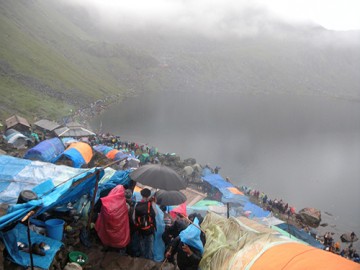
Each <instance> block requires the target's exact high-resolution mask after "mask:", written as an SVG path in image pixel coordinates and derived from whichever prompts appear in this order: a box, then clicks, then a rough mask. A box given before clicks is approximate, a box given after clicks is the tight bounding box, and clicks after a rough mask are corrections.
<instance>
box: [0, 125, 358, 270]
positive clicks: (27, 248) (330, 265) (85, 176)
mask: <svg viewBox="0 0 360 270" xmlns="http://www.w3.org/2000/svg"><path fill="white" fill-rule="evenodd" d="M11 128H12V127H11ZM67 129H68V128H67V127H66V126H65V127H62V128H61V130H67ZM69 129H70V128H69ZM77 129H79V130H82V128H81V127H80V126H79V125H77ZM84 130H87V129H85V128H84ZM17 132H19V131H17ZM38 132H43V130H39V129H38ZM33 133H36V131H34V130H33V131H31V130H29V131H28V133H26V132H24V131H23V133H21V132H19V134H21V135H22V136H24V137H26V138H29V141H30V143H29V144H25V145H20V144H16V143H13V141H12V140H11V134H10V139H8V138H9V137H6V136H5V135H4V141H3V142H2V148H3V149H6V150H7V151H8V152H9V153H6V151H3V154H2V155H0V179H2V181H1V190H0V194H1V196H0V197H1V202H0V203H1V217H0V230H1V234H0V236H1V242H0V243H1V249H2V256H1V263H2V267H3V269H58V270H60V269H139V267H140V266H141V267H142V268H143V269H176V268H177V267H180V269H182V268H181V267H184V266H183V265H182V264H181V262H180V261H182V260H184V258H183V257H181V255H180V253H179V254H177V256H176V255H175V254H176V252H175V254H172V252H174V251H175V249H176V247H175V246H173V245H174V244H173V242H174V241H175V239H178V238H179V241H181V243H183V244H186V245H188V246H190V247H191V249H189V252H191V254H195V253H196V254H197V255H196V256H198V257H196V258H197V260H194V261H195V266H190V267H195V268H191V269H340V268H341V269H358V264H357V263H356V258H358V257H357V255H356V254H357V253H356V251H355V252H353V253H352V255H350V254H351V253H349V250H352V249H351V246H350V245H351V244H352V241H353V242H354V241H356V240H357V237H356V235H353V236H351V235H350V234H349V235H344V236H343V240H344V241H343V242H346V243H349V244H347V246H346V247H345V246H344V244H343V249H341V248H340V247H339V246H338V244H339V243H338V242H335V241H334V240H332V241H329V240H328V239H327V237H328V236H329V237H331V235H328V236H326V235H325V236H321V235H318V234H316V233H315V234H311V232H312V231H311V230H310V228H313V229H312V230H313V231H314V230H315V231H316V229H315V228H316V227H317V226H319V224H320V220H317V217H316V215H319V214H318V213H317V212H316V211H317V210H316V209H303V210H301V211H298V212H296V210H295V209H294V207H291V206H288V204H285V202H281V201H276V200H273V201H271V199H270V198H268V197H267V196H266V195H265V194H264V193H260V192H259V191H257V190H254V189H251V188H249V187H245V186H242V187H237V186H234V185H233V184H232V183H231V181H230V180H229V179H224V178H223V177H222V176H221V174H220V172H221V170H220V169H221V168H220V167H216V168H215V169H213V168H211V167H210V166H209V165H208V164H205V165H201V164H198V163H196V160H195V159H193V158H190V159H186V160H181V159H180V157H179V156H177V155H176V154H175V153H173V154H170V153H166V154H164V153H160V152H159V151H158V149H157V148H156V147H149V146H148V145H143V144H139V143H136V142H127V141H121V140H120V139H121V137H120V136H114V135H109V134H107V135H104V134H99V135H98V134H95V133H93V132H91V131H90V130H87V133H86V134H85V133H81V135H79V136H76V137H62V136H61V135H62V132H56V130H55V133H49V134H48V135H47V136H48V137H45V138H43V139H39V141H37V140H36V139H35V138H37V136H31V134H33ZM4 134H8V133H6V132H5V133H4ZM56 134H57V136H56ZM36 135H38V134H36ZM59 135H60V136H59ZM88 135H91V137H89V136H88ZM52 136H54V137H52ZM9 154H10V155H9ZM145 191H146V192H148V194H147V193H146V192H145ZM144 200H145V201H146V202H149V205H151V208H153V209H154V217H153V218H154V221H153V223H154V225H153V226H154V229H153V231H152V233H151V234H150V236H151V237H152V241H151V245H152V246H151V248H150V247H147V248H148V249H149V248H150V249H151V254H147V253H145V254H143V253H142V248H141V246H140V247H139V246H138V244H139V242H141V240H140V239H141V237H142V233H143V232H142V231H141V229H139V227H137V226H138V225H136V224H137V220H136V218H134V217H135V213H136V209H137V205H140V204H141V203H143V201H144ZM149 209H150V208H149ZM149 211H150V210H149ZM148 222H149V223H151V221H148ZM139 230H140V232H139ZM144 237H148V235H145V236H144ZM355 237H356V238H355ZM345 239H346V240H345ZM192 250H193V251H192ZM344 252H347V253H344ZM191 256H195V255H191ZM191 256H190V257H191ZM185 258H187V257H185ZM274 258H276V259H274ZM185 260H186V259H185ZM182 263H183V264H184V265H187V263H188V262H186V261H185V263H184V262H182ZM192 263H194V262H193V261H192ZM190 265H191V264H190ZM71 267H74V268H71ZM284 267H285V268H284ZM339 267H340V268H339Z"/></svg>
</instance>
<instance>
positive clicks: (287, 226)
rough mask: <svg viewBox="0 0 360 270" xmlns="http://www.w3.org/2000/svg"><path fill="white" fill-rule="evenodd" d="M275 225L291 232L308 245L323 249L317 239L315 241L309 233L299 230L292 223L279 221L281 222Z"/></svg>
mask: <svg viewBox="0 0 360 270" xmlns="http://www.w3.org/2000/svg"><path fill="white" fill-rule="evenodd" d="M275 226H277V227H279V228H280V229H282V230H284V231H287V232H288V233H290V234H292V235H293V236H295V237H296V238H298V239H301V240H303V241H304V242H306V243H308V244H309V245H311V246H313V247H316V248H320V249H324V245H322V244H321V243H320V242H319V241H317V240H316V239H315V238H314V237H312V236H311V235H310V234H308V233H307V232H305V231H302V230H299V229H298V228H296V227H295V226H294V225H291V224H287V223H281V224H278V225H275Z"/></svg>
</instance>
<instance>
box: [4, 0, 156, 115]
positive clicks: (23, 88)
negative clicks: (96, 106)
mask: <svg viewBox="0 0 360 270" xmlns="http://www.w3.org/2000/svg"><path fill="white" fill-rule="evenodd" d="M0 5H1V8H0V33H1V36H2V38H1V41H0V56H1V59H0V61H1V62H0V93H1V94H2V95H3V96H5V97H6V98H4V99H2V102H1V114H2V115H0V116H1V117H2V118H4V117H5V116H7V115H8V114H10V113H13V112H15V111H18V112H22V113H24V114H25V115H24V116H32V115H39V116H48V115H51V116H55V118H56V116H61V115H65V114H68V112H69V110H70V109H71V108H74V106H76V107H79V106H83V105H84V104H88V103H89V102H91V101H94V100H96V99H99V98H101V97H104V96H109V95H113V94H119V93H123V92H124V91H125V87H127V86H126V85H122V84H121V82H119V81H118V79H117V77H118V75H119V74H122V76H126V75H128V76H129V75H130V74H134V73H135V72H136V71H137V69H138V65H139V64H143V62H149V63H151V64H153V63H154V60H153V59H151V58H149V57H144V56H142V55H137V54H136V53H135V52H129V51H126V50H124V49H122V48H120V47H119V46H116V45H112V44H107V43H104V42H102V41H98V40H96V38H94V37H92V36H90V35H88V34H87V33H86V32H84V31H83V30H81V29H80V28H78V27H77V26H76V25H74V24H73V23H72V22H71V21H70V20H68V19H67V18H66V17H65V16H63V14H62V13H61V10H57V9H56V5H54V3H52V2H51V1H1V2H0ZM129 53H131V54H132V55H133V56H132V59H130V60H131V61H132V62H129V59H128V55H129ZM134 63H135V65H134ZM137 73H139V72H137ZM11 93H16V94H12V95H11V98H10V96H9V94H11ZM26 112H29V113H26ZM29 114H30V115H29ZM57 118H58V117H57Z"/></svg>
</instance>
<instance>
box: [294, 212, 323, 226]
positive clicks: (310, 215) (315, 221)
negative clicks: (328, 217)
mask: <svg viewBox="0 0 360 270" xmlns="http://www.w3.org/2000/svg"><path fill="white" fill-rule="evenodd" d="M298 216H299V218H300V220H301V221H302V222H303V223H304V224H306V225H308V226H311V227H314V228H316V227H318V226H319V224H320V222H321V212H320V210H318V209H316V208H310V207H308V208H304V209H301V210H300V211H299V214H298Z"/></svg>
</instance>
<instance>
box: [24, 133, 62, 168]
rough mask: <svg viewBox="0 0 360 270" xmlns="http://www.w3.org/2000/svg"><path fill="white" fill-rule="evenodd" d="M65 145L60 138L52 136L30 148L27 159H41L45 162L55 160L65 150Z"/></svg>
mask: <svg viewBox="0 0 360 270" xmlns="http://www.w3.org/2000/svg"><path fill="white" fill-rule="evenodd" d="M64 150H65V146H64V144H63V142H62V141H61V140H60V139H59V138H52V139H49V140H45V141H42V142H40V143H39V144H37V145H36V146H35V147H33V148H31V149H29V150H28V151H27V152H26V153H25V155H24V158H25V159H31V160H39V161H44V162H53V161H54V160H55V159H56V157H57V156H59V155H60V154H62V152H64Z"/></svg>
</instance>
